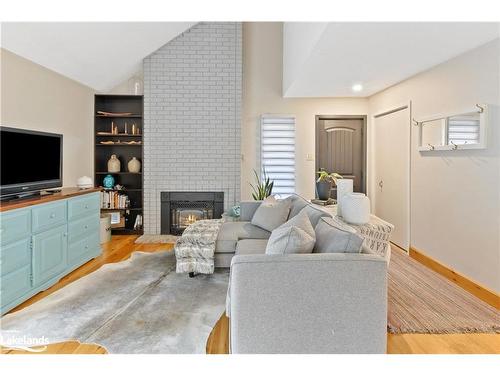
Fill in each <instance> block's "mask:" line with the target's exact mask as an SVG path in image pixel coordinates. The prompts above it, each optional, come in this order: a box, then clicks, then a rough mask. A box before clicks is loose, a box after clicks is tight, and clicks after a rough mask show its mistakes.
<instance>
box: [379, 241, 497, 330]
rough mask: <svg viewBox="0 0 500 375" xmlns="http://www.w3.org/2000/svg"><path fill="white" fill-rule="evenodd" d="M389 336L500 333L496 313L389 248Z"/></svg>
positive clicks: (483, 303) (402, 254)
mask: <svg viewBox="0 0 500 375" xmlns="http://www.w3.org/2000/svg"><path fill="white" fill-rule="evenodd" d="M387 323H388V331H389V332H390V333H479V332H483V333H495V332H496V333H500V311H499V310H497V309H495V308H494V307H492V306H490V305H488V304H487V303H486V302H483V301H481V300H480V299H478V298H477V297H475V296H473V295H472V294H470V293H469V292H467V291H466V290H464V289H462V288H460V287H459V286H457V285H456V284H454V283H452V282H451V281H449V280H448V279H446V278H445V277H443V276H441V275H439V274H438V273H436V272H434V271H432V270H431V269H429V268H427V267H425V266H424V265H422V264H420V263H419V262H417V261H416V260H414V259H412V258H410V257H409V256H407V255H406V254H404V253H403V252H402V251H401V250H399V249H396V248H394V247H393V251H392V257H391V262H390V266H389V275H388V321H387Z"/></svg>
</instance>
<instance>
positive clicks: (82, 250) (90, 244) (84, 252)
mask: <svg viewBox="0 0 500 375" xmlns="http://www.w3.org/2000/svg"><path fill="white" fill-rule="evenodd" d="M99 249H100V245H99V233H97V232H95V233H94V234H92V235H90V236H89V237H85V238H83V239H81V240H79V241H76V242H75V243H72V244H70V245H69V246H68V264H69V265H73V264H76V263H78V262H80V261H82V260H83V259H84V258H88V259H89V260H90V259H91V258H92V257H93V256H95V254H97V253H98V252H99Z"/></svg>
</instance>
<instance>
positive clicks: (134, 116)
mask: <svg viewBox="0 0 500 375" xmlns="http://www.w3.org/2000/svg"><path fill="white" fill-rule="evenodd" d="M95 117H99V118H112V119H115V118H142V116H141V115H128V116H106V115H95Z"/></svg>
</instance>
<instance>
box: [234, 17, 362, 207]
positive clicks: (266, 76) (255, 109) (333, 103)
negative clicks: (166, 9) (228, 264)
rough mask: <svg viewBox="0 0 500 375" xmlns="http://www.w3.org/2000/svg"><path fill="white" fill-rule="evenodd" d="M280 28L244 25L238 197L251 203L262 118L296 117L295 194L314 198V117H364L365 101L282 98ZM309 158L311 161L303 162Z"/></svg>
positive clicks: (276, 25)
mask: <svg viewBox="0 0 500 375" xmlns="http://www.w3.org/2000/svg"><path fill="white" fill-rule="evenodd" d="M282 70H283V24H282V23H281V22H257V23H252V22H250V23H244V24H243V119H242V121H243V123H242V129H241V137H242V142H241V148H242V154H243V160H242V166H241V199H251V187H250V186H249V182H252V183H253V179H254V177H253V171H252V170H253V169H258V167H259V166H258V160H259V158H258V156H259V155H258V147H259V135H260V131H259V129H260V116H261V115H262V114H266V113H270V114H271V113H272V114H289V115H295V116H296V142H297V144H296V159H295V163H296V180H297V181H296V191H297V193H298V194H301V195H303V196H304V197H307V198H312V197H314V193H315V191H314V180H315V161H314V157H315V116H316V115H366V114H367V113H368V100H367V99H364V98H331V99H330V98H328V99H325V98H306V99H302V98H283V96H282V88H283V86H282V77H283V72H282ZM307 154H310V155H312V157H313V160H306V156H307Z"/></svg>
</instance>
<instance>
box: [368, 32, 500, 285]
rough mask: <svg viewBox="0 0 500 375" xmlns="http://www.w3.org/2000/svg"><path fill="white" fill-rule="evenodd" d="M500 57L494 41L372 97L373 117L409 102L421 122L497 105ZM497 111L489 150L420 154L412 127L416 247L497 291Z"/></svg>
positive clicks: (499, 159) (499, 273)
mask: <svg viewBox="0 0 500 375" xmlns="http://www.w3.org/2000/svg"><path fill="white" fill-rule="evenodd" d="M499 56H500V41H499V39H496V40H495V41H493V42H490V43H488V44H486V45H484V46H482V47H479V48H477V49H474V50H472V51H469V52H467V53H465V54H463V55H460V56H458V57H456V58H454V59H452V60H449V61H447V62H445V63H443V64H441V65H438V66H436V67H434V68H432V69H430V70H428V71H426V72H424V73H421V74H418V75H416V76H414V77H412V78H410V79H408V80H406V81H404V82H402V83H400V84H397V85H395V86H393V87H390V88H388V89H386V90H385V91H382V92H380V93H378V94H376V95H373V96H371V97H370V98H369V109H370V114H371V115H373V114H375V113H377V112H380V111H382V110H385V109H388V108H391V107H394V106H397V105H400V104H401V103H404V102H407V101H409V100H411V101H412V111H413V113H412V115H413V117H414V118H416V119H418V118H422V117H426V116H429V115H433V114H436V113H442V112H450V111H455V110H460V109H461V108H468V107H471V106H472V107H473V106H474V104H476V103H487V104H496V105H500V93H499V90H500V89H499V87H500V57H499ZM495 112H496V114H494V115H493V117H492V121H491V122H490V133H489V137H488V138H489V140H488V142H489V144H488V149H486V150H462V151H457V152H455V153H453V152H435V153H419V152H418V151H416V145H417V136H418V129H417V128H416V127H413V126H412V153H411V159H412V160H411V246H413V247H415V248H416V249H417V250H421V251H422V252H424V253H425V254H427V255H429V256H431V257H432V258H434V259H436V260H438V261H440V262H442V263H443V264H445V265H447V266H448V267H451V268H452V269H454V270H456V271H458V272H460V273H462V274H464V275H465V276H467V277H469V278H471V279H473V280H475V281H477V282H479V283H480V284H483V285H484V286H486V287H487V288H490V289H492V290H494V291H497V292H499V291H500V234H499V232H500V219H499V217H500V129H499V127H500V123H499V122H500V117H499V115H498V108H496V110H495ZM370 125H371V124H369V133H370V130H371V128H370ZM372 167H373V166H372ZM374 183H375V182H374V181H371V189H372V190H371V191H373V188H374Z"/></svg>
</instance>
